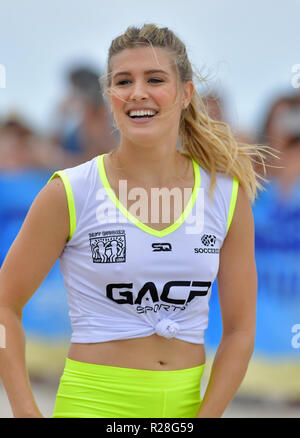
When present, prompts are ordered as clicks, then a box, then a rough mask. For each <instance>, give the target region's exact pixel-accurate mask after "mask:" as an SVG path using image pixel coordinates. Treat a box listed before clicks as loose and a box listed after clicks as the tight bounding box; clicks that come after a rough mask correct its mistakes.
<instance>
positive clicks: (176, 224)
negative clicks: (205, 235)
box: [97, 154, 201, 237]
mask: <svg viewBox="0 0 300 438" xmlns="http://www.w3.org/2000/svg"><path fill="white" fill-rule="evenodd" d="M105 155H108V154H102V155H98V156H97V163H98V170H99V176H100V179H101V181H102V184H103V187H104V189H105V191H106V193H107V195H108V196H109V198H110V199H111V201H112V202H113V203H114V204H115V206H116V207H117V208H118V209H119V210H120V211H121V213H122V214H123V215H124V216H125V217H126V218H127V219H128V220H129V221H130V222H132V223H133V224H134V225H135V226H137V227H138V228H140V229H141V230H143V231H145V232H146V233H148V234H152V235H153V236H156V237H164V236H166V235H168V234H170V233H173V232H174V231H175V230H177V228H179V227H180V226H181V225H182V224H183V223H184V221H185V220H186V218H187V216H188V215H189V213H190V211H191V210H192V208H193V206H194V204H195V202H196V199H197V195H198V190H199V188H200V184H201V175H200V169H199V164H198V163H197V162H196V161H195V160H194V159H193V158H191V159H192V163H193V169H194V187H193V191H192V194H191V196H190V199H189V200H188V203H187V204H186V206H185V208H184V210H183V212H182V213H181V215H180V217H179V218H178V219H177V220H176V221H175V222H174V223H173V224H172V225H169V226H168V227H167V228H164V229H163V230H156V229H155V228H151V227H149V226H148V225H146V224H144V223H143V222H141V221H140V220H139V219H137V218H136V217H135V216H133V215H132V214H131V213H130V211H128V210H127V209H126V208H125V207H124V205H123V204H122V203H121V202H120V201H119V199H118V198H117V196H116V194H115V192H114V191H113V189H112V188H111V185H110V183H109V181H108V179H107V174H106V170H105V166H104V157H105Z"/></svg>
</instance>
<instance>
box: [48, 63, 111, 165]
mask: <svg viewBox="0 0 300 438" xmlns="http://www.w3.org/2000/svg"><path fill="white" fill-rule="evenodd" d="M68 81H69V84H70V87H71V89H70V93H69V94H68V96H67V97H66V98H65V100H63V101H62V102H61V104H60V106H59V109H58V114H57V118H58V120H57V132H56V134H55V141H56V142H57V144H59V146H60V149H61V164H60V166H61V167H66V166H67V167H68V166H69V167H72V166H75V165H78V164H80V163H82V162H84V161H87V160H90V159H91V158H92V157H94V156H95V155H99V154H102V153H106V152H110V151H111V150H112V149H113V148H114V147H115V146H116V145H117V135H116V133H115V132H114V128H113V126H112V118H111V115H110V112H109V110H108V107H107V105H106V103H105V101H104V98H103V95H102V89H101V85H100V83H99V75H98V73H97V72H95V71H93V70H91V69H89V68H86V67H79V68H76V69H73V70H72V71H71V72H70V73H69V75H68Z"/></svg>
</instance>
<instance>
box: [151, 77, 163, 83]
mask: <svg viewBox="0 0 300 438" xmlns="http://www.w3.org/2000/svg"><path fill="white" fill-rule="evenodd" d="M149 82H153V83H154V84H158V83H160V82H164V81H163V79H160V78H151V79H149Z"/></svg>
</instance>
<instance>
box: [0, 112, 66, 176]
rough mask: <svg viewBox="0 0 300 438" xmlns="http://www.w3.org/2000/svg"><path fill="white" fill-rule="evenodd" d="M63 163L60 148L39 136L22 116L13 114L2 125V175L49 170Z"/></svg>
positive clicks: (0, 150)
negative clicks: (8, 172)
mask: <svg viewBox="0 0 300 438" xmlns="http://www.w3.org/2000/svg"><path fill="white" fill-rule="evenodd" d="M60 160H61V153H60V151H59V149H58V148H57V147H56V144H55V143H53V142H51V140H49V139H47V138H45V137H44V136H42V135H40V134H38V133H37V132H36V131H35V130H34V128H32V127H31V126H29V124H28V123H27V122H26V121H25V120H24V119H23V118H22V116H21V115H19V114H17V113H12V114H9V115H8V116H7V118H6V119H5V120H4V121H3V122H2V125H0V171H12V172H13V171H22V170H30V169H32V170H34V169H39V170H47V169H48V168H49V167H50V168H52V167H56V166H57V165H59V163H60Z"/></svg>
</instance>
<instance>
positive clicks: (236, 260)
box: [196, 186, 257, 418]
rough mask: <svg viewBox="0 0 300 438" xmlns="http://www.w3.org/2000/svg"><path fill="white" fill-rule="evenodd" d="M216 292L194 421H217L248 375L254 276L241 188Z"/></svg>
mask: <svg viewBox="0 0 300 438" xmlns="http://www.w3.org/2000/svg"><path fill="white" fill-rule="evenodd" d="M218 293H219V302H220V308H221V314H222V324H223V332H222V338H221V341H220V344H219V346H218V350H217V352H216V355H215V358H214V362H213V365H212V369H211V373H210V379H209V382H208V385H207V389H206V392H205V395H204V397H203V401H202V404H201V407H200V409H199V411H198V413H197V416H196V418H207V417H214V418H218V417H221V416H222V414H223V413H224V411H225V409H226V407H227V406H228V404H229V403H230V402H231V400H232V399H233V397H234V395H235V393H236V392H237V390H238V388H239V386H240V384H241V382H242V380H243V378H244V376H245V374H246V371H247V367H248V363H249V360H250V358H251V355H252V353H253V349H254V342H255V323H256V295H257V274H256V265H255V256H254V221H253V215H252V210H251V204H250V201H249V198H248V196H247V194H246V192H245V190H244V189H243V188H242V187H241V186H240V187H239V191H238V197H237V201H236V207H235V212H234V215H233V219H232V223H231V226H230V228H229V231H228V234H227V236H226V238H225V240H224V242H223V246H222V248H221V251H220V265H219V272H218Z"/></svg>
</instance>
